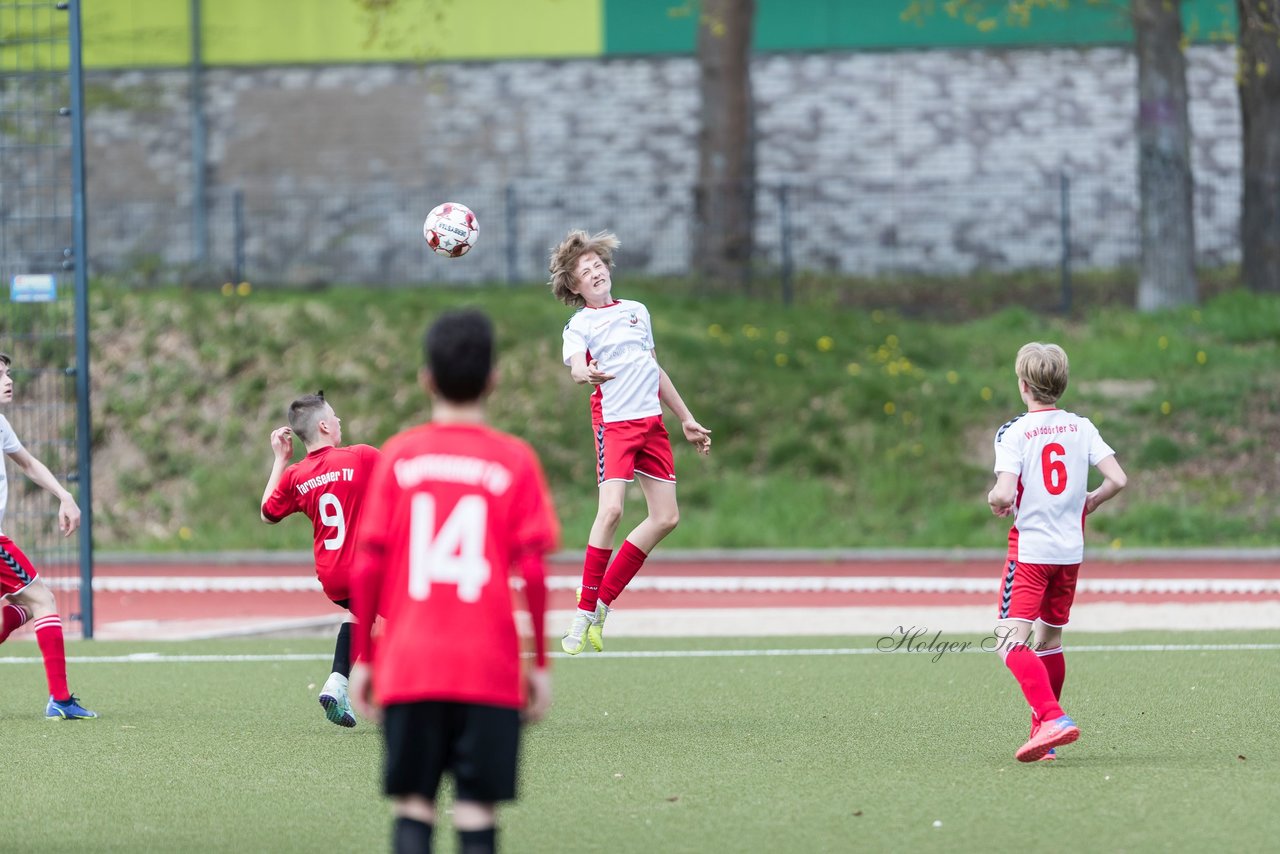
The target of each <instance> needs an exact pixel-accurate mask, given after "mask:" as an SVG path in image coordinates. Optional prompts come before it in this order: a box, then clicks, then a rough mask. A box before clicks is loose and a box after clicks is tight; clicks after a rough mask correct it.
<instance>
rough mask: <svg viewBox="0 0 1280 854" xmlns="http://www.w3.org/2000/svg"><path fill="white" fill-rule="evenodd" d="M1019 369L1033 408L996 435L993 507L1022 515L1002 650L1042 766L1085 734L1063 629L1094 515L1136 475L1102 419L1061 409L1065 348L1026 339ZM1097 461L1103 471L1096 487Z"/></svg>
mask: <svg viewBox="0 0 1280 854" xmlns="http://www.w3.org/2000/svg"><path fill="white" fill-rule="evenodd" d="M1015 372H1016V373H1017V375H1018V391H1019V392H1020V393H1021V394H1022V400H1023V402H1024V403H1025V404H1026V405H1027V411H1026V412H1025V413H1023V414H1022V415H1019V416H1018V417H1017V418H1015V419H1013V420H1012V421H1010V422H1008V423H1007V424H1005V425H1004V426H1003V427H1001V428H1000V430H999V432H998V433H996V443H995V444H996V465H995V472H996V485H995V486H994V487H993V488H992V489H991V492H990V493H989V494H988V495H987V503H988V504H989V505H990V506H991V512H992V513H995V514H996V515H997V516H1008V515H1010V514H1012V515H1013V517H1014V523H1013V527H1012V528H1011V529H1010V531H1009V556H1008V558H1007V560H1006V561H1005V570H1004V580H1003V585H1002V587H1001V590H1000V621H999V623H998V624H997V628H996V638H997V640H998V641H999V642H998V644H997V647H996V651H997V652H998V653H999V654H1000V656H1001V657H1002V658H1003V659H1004V663H1005V666H1006V667H1008V668H1009V670H1010V671H1011V672H1012V673H1013V676H1014V678H1015V679H1017V680H1018V685H1019V686H1021V688H1022V693H1023V695H1024V696H1025V697H1026V699H1027V703H1028V704H1029V705H1030V706H1031V737H1030V739H1029V740H1028V741H1027V743H1026V744H1024V745H1023V746H1022V747H1021V748H1019V749H1018V751H1017V753H1016V754H1015V755H1016V757H1017V759H1018V761H1020V762H1034V761H1035V760H1037V759H1046V758H1047V759H1052V758H1054V756H1055V752H1054V749H1055V748H1056V747H1060V746H1061V745H1064V744H1070V743H1071V742H1073V741H1075V740H1076V739H1077V738H1079V737H1080V730H1079V728H1077V727H1076V725H1075V722H1074V721H1073V720H1071V718H1070V717H1068V716H1067V715H1066V713H1065V712H1063V711H1062V707H1061V706H1060V705H1059V704H1058V701H1059V698H1061V696H1062V683H1063V681H1064V679H1065V678H1066V663H1065V660H1064V659H1063V657H1062V628H1063V626H1065V625H1066V624H1067V619H1068V617H1069V616H1070V614H1071V602H1072V600H1073V599H1074V598H1075V595H1076V578H1077V576H1078V575H1079V572H1080V562H1081V561H1082V560H1083V559H1084V519H1085V517H1086V516H1087V515H1089V514H1090V513H1092V512H1093V511H1095V510H1097V509H1098V507H1099V505H1101V504H1102V503H1103V502H1105V501H1108V500H1110V499H1111V498H1113V497H1114V496H1115V494H1116V493H1118V492H1119V491H1120V490H1122V489H1124V487H1125V483H1126V478H1125V473H1124V470H1123V469H1122V468H1120V464H1119V463H1118V462H1116V458H1115V451H1113V450H1111V448H1110V447H1109V446H1108V445H1107V443H1106V442H1104V441H1102V437H1101V436H1099V435H1098V429H1097V428H1096V427H1094V426H1093V424H1092V422H1090V421H1089V419H1088V418H1082V417H1081V416H1079V415H1076V414H1074V413H1071V412H1066V411H1064V410H1061V409H1058V408H1057V406H1056V405H1055V404H1056V403H1057V401H1058V398H1060V397H1061V396H1062V393H1063V392H1064V391H1066V389H1067V378H1068V373H1069V365H1068V362H1067V354H1066V353H1065V352H1064V351H1063V349H1062V348H1061V347H1059V346H1058V345H1056V344H1040V343H1031V344H1026V345H1024V346H1023V347H1022V349H1020V350H1019V351H1018V358H1017V362H1016V363H1015ZM1090 466H1097V467H1098V471H1099V472H1101V473H1102V477H1103V481H1102V484H1101V485H1100V486H1099V487H1098V488H1097V489H1095V490H1094V491H1092V492H1089V488H1088V478H1089V467H1090Z"/></svg>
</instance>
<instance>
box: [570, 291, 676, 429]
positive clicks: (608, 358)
mask: <svg viewBox="0 0 1280 854" xmlns="http://www.w3.org/2000/svg"><path fill="white" fill-rule="evenodd" d="M578 353H585V354H586V357H587V361H591V360H592V359H594V360H595V361H597V362H599V363H600V369H601V370H603V371H604V372H605V373H607V374H613V379H611V380H608V381H606V382H603V383H601V384H600V385H598V386H596V387H595V391H594V392H592V394H591V422H592V423H593V424H603V423H606V422H613V421H632V420H634V419H636V418H648V417H649V416H651V415H661V414H662V404H661V402H659V400H658V362H657V361H656V360H655V359H654V358H653V355H652V353H653V324H652V323H651V321H650V320H649V309H647V308H645V307H644V305H643V304H642V303H638V302H636V301H635V300H628V299H623V300H616V301H614V302H611V303H609V304H608V305H606V306H602V307H601V308H591V307H590V306H587V307H585V308H583V309H581V310H579V311H578V313H577V314H575V315H574V316H573V317H571V318H569V322H568V323H566V324H565V325H564V363H565V364H566V365H567V364H569V362H570V360H571V359H572V358H573V357H574V355H576V354H578Z"/></svg>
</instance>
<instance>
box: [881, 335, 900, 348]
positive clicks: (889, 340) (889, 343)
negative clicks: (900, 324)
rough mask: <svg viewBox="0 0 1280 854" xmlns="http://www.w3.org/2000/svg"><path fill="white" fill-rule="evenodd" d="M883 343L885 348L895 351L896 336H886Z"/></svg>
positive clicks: (896, 344)
mask: <svg viewBox="0 0 1280 854" xmlns="http://www.w3.org/2000/svg"><path fill="white" fill-rule="evenodd" d="M884 343H885V346H886V347H888V348H889V349H891V350H896V349H898V336H897V335H888V336H886V337H885V339H884Z"/></svg>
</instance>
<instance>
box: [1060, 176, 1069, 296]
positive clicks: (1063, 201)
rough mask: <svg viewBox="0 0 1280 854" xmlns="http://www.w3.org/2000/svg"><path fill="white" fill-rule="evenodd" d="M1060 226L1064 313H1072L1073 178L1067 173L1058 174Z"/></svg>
mask: <svg viewBox="0 0 1280 854" xmlns="http://www.w3.org/2000/svg"><path fill="white" fill-rule="evenodd" d="M1058 226H1059V232H1060V238H1061V241H1062V258H1061V260H1060V261H1059V265H1058V279H1059V284H1060V285H1061V288H1062V313H1063V314H1067V313H1069V312H1070V311H1071V178H1070V177H1069V176H1068V175H1067V173H1066V171H1065V170H1064V171H1063V172H1060V173H1058Z"/></svg>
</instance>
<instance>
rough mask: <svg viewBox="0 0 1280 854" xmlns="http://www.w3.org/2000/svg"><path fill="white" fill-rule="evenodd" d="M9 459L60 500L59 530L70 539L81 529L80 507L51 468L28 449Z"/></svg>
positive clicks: (10, 455)
mask: <svg viewBox="0 0 1280 854" xmlns="http://www.w3.org/2000/svg"><path fill="white" fill-rule="evenodd" d="M9 459H11V460H13V461H14V463H16V464H17V466H18V468H20V469H22V473H23V474H25V475H26V476H27V477H29V478H31V480H32V482H33V483H35V484H36V485H37V486H39V487H40V488H42V489H44V490H45V491H46V492H48V493H50V494H51V495H53V496H54V497H55V498H57V499H58V502H59V504H58V530H59V531H61V532H62V535H63V536H64V537H69V536H71V534H72V533H73V532H74V531H75V530H76V528H79V527H80V505H78V504H76V500H75V498H74V497H73V496H72V495H71V493H70V492H67V490H66V489H65V488H64V487H63V485H62V484H61V483H59V482H58V479H57V478H56V477H54V476H53V472H51V471H49V467H48V466H46V465H45V464H44V463H42V462H40V461H39V460H38V459H36V458H35V457H34V456H32V455H31V452H30V451H28V450H27V449H26V448H20V449H18V450H17V451H14V452H13V453H11V454H9Z"/></svg>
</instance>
